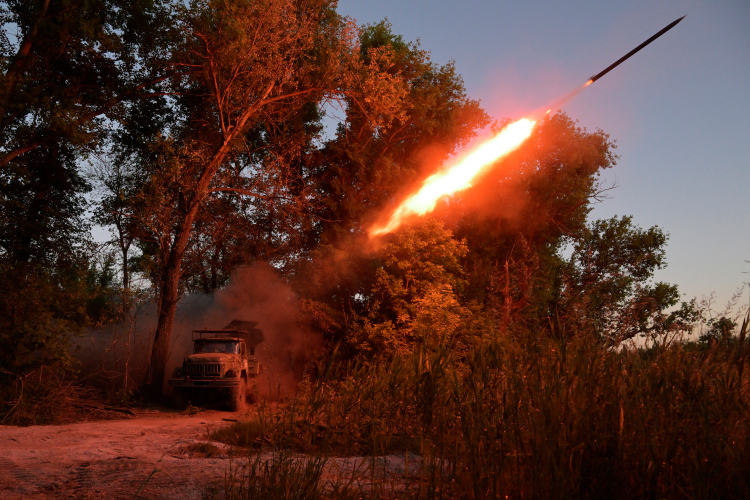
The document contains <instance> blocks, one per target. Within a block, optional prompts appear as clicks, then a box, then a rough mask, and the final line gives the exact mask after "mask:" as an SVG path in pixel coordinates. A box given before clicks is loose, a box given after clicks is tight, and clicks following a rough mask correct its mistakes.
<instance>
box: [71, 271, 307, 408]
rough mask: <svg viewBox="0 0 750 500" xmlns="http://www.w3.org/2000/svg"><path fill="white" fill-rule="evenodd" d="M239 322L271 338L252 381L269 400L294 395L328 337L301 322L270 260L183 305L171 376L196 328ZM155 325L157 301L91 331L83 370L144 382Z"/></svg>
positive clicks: (259, 353) (83, 345) (83, 347)
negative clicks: (308, 365)
mask: <svg viewBox="0 0 750 500" xmlns="http://www.w3.org/2000/svg"><path fill="white" fill-rule="evenodd" d="M233 320H241V321H254V322H257V323H258V325H257V326H256V328H259V329H261V330H262V331H263V335H264V336H265V340H264V341H263V342H262V343H261V344H260V345H259V346H258V347H257V348H256V351H255V353H256V357H257V358H258V360H259V361H260V363H261V375H260V376H259V377H258V378H257V379H256V380H255V384H254V385H253V383H252V382H251V384H250V385H251V387H250V390H252V391H254V392H256V393H257V395H258V396H259V397H260V398H263V399H271V400H279V399H283V398H287V397H290V396H292V395H293V394H294V393H295V392H296V389H297V384H298V383H299V381H300V380H301V378H302V375H303V370H304V366H305V365H306V363H307V361H309V360H310V359H311V358H312V357H314V356H315V355H316V353H318V352H319V350H320V349H321V347H322V339H321V338H320V336H319V335H317V334H315V333H313V332H311V331H309V330H308V329H306V328H304V327H303V326H301V325H300V321H299V320H300V312H299V305H298V302H297V296H296V294H295V293H294V291H293V290H292V288H291V287H290V286H289V285H288V284H286V283H284V282H283V281H281V279H280V278H279V275H278V273H277V272H276V270H275V269H273V267H271V266H269V265H268V264H263V263H256V264H253V265H251V266H249V267H243V268H240V269H237V270H236V271H235V272H234V273H233V274H232V277H231V279H230V283H229V285H228V286H227V287H225V288H223V289H221V290H217V291H216V292H214V293H213V294H210V295H206V294H199V293H196V294H191V295H188V296H186V297H184V298H183V299H182V300H181V301H180V302H179V304H178V307H177V313H176V315H175V323H174V328H173V331H172V340H171V342H172V348H171V353H170V356H169V359H168V362H167V373H166V378H167V379H168V378H169V376H170V375H171V373H172V370H174V368H175V367H177V366H179V365H181V364H182V362H183V360H184V358H185V356H187V355H188V354H190V353H191V352H192V349H193V342H192V331H193V330H198V329H204V328H208V329H220V328H224V327H225V326H227V325H228V324H229V323H230V322H231V321H233ZM156 323H157V309H156V306H155V304H153V303H149V304H146V305H145V306H143V307H141V308H139V309H138V311H136V312H135V314H134V315H133V317H132V318H130V319H129V320H128V321H126V322H123V323H120V324H117V325H112V326H109V327H107V328H104V329H97V330H94V331H91V332H90V333H89V335H88V336H87V337H85V338H83V339H81V341H80V342H79V345H80V349H79V351H78V353H77V358H78V359H79V361H80V362H81V365H82V372H83V374H84V375H89V376H98V377H101V376H104V377H106V378H110V379H112V380H113V381H116V383H117V384H122V385H123V387H124V386H125V385H126V384H127V385H129V386H130V387H133V386H135V387H137V386H139V385H141V384H142V383H143V382H144V381H145V379H146V376H147V373H148V362H149V357H150V352H151V345H152V342H153V336H154V332H155V330H156ZM126 374H127V383H126V382H125V381H124V380H123V379H124V377H125V375H126Z"/></svg>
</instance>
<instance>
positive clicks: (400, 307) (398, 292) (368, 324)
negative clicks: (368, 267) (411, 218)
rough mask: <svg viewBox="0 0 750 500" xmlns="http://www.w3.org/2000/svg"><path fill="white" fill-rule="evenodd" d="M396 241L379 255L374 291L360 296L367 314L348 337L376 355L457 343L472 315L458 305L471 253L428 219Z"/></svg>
mask: <svg viewBox="0 0 750 500" xmlns="http://www.w3.org/2000/svg"><path fill="white" fill-rule="evenodd" d="M391 240H392V241H390V242H389V243H387V244H386V245H385V247H384V248H382V249H381V250H380V251H378V252H377V257H376V260H375V262H373V264H374V265H375V273H374V282H373V285H372V288H371V289H370V290H368V292H367V293H365V294H363V295H362V296H360V297H359V298H358V300H359V302H360V303H361V305H362V307H363V310H364V311H365V313H363V317H362V318H361V323H360V326H359V327H358V328H357V327H355V328H353V332H352V337H351V338H350V339H348V342H349V344H350V346H351V347H352V348H354V350H355V351H358V352H362V353H368V354H370V355H383V354H385V355H390V354H392V353H394V352H396V351H404V350H406V351H410V350H411V349H412V348H413V346H414V345H415V343H418V342H424V343H428V344H431V345H432V344H435V343H437V342H439V341H440V340H441V339H452V338H453V337H454V336H455V335H456V334H457V331H458V329H459V325H460V324H461V322H462V320H463V319H464V318H465V317H467V316H469V314H470V311H469V310H468V309H466V308H465V307H463V306H462V305H461V304H460V303H459V301H458V297H459V296H460V294H461V292H462V291H463V286H464V281H463V279H462V275H463V270H462V268H461V264H460V259H461V258H462V257H463V256H464V255H465V254H466V251H467V249H466V246H465V245H464V244H463V243H462V242H457V241H456V240H454V239H453V237H452V234H451V233H450V231H447V230H445V229H444V228H443V225H442V223H440V222H438V221H435V220H432V219H426V220H425V221H421V222H420V223H418V224H416V225H414V226H411V227H406V228H404V229H403V230H401V231H399V232H397V233H396V234H395V235H394V237H393V238H391Z"/></svg>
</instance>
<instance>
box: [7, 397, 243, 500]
mask: <svg viewBox="0 0 750 500" xmlns="http://www.w3.org/2000/svg"><path fill="white" fill-rule="evenodd" d="M237 416H238V415H237V414H236V413H234V414H233V413H227V412H220V411H211V410H209V411H205V412H202V413H200V414H198V415H192V416H187V415H180V414H177V413H171V412H167V411H157V410H150V411H149V410H145V411H141V412H138V415H137V416H136V417H133V418H129V419H126V420H106V421H98V422H84V423H78V424H70V425H59V426H36V427H1V426H0V498H2V499H6V498H7V499H16V498H18V499H21V498H23V499H47V498H49V499H52V498H55V499H57V498H84V499H94V498H113V499H126V498H127V499H132V498H135V497H136V495H138V498H145V499H162V498H179V499H204V498H208V497H212V496H213V493H217V492H218V493H221V490H222V484H223V479H224V473H225V472H226V471H227V470H228V467H229V453H228V452H229V450H228V449H227V448H226V447H225V446H224V445H222V444H220V443H216V442H211V444H212V445H213V446H216V448H213V447H211V446H209V447H207V448H208V449H209V453H208V454H206V453H205V450H206V447H205V446H203V447H201V444H203V443H209V442H210V441H209V439H208V437H207V434H208V431H209V430H215V429H217V428H218V427H220V426H223V425H229V422H227V421H225V420H223V419H226V418H237ZM217 448H218V449H217ZM139 492H140V493H139ZM220 496H221V495H218V497H220Z"/></svg>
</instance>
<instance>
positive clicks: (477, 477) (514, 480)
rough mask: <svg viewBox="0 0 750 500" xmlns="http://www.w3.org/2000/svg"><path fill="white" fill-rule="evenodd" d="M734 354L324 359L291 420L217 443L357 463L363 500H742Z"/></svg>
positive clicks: (657, 351)
mask: <svg viewBox="0 0 750 500" xmlns="http://www.w3.org/2000/svg"><path fill="white" fill-rule="evenodd" d="M744 340H745V339H744V338H743V341H744ZM743 349H744V346H743V345H742V343H740V344H738V345H736V346H731V347H717V346H714V347H712V348H707V349H703V350H688V349H684V348H683V347H682V346H681V345H679V344H675V345H671V346H662V345H659V346H657V347H655V348H652V349H649V350H635V349H627V350H626V349H624V350H619V351H617V350H610V349H604V348H602V347H601V346H600V345H599V344H598V343H597V342H595V341H594V340H593V339H590V338H587V336H585V335H583V334H580V335H572V336H570V337H569V338H563V339H541V340H533V341H529V340H513V339H511V338H510V337H508V338H502V339H495V340H491V341H483V342H477V343H476V344H475V345H473V346H472V348H471V349H469V351H468V352H464V353H462V354H461V355H460V357H459V356H458V355H456V354H455V353H454V352H453V351H452V350H451V348H450V345H449V344H448V343H442V344H440V345H439V346H438V347H437V348H435V349H433V350H429V351H428V350H427V349H425V348H422V349H420V350H417V351H415V352H413V353H412V354H409V355H401V356H396V357H394V358H393V359H391V360H389V361H387V362H385V361H383V362H376V361H371V362H361V361H360V362H342V361H337V360H336V358H335V356H333V357H331V358H330V359H329V360H328V361H327V362H325V363H323V364H321V365H320V366H318V368H317V370H316V371H315V373H316V374H317V375H316V376H315V377H311V378H310V379H309V380H307V381H306V383H305V384H304V385H303V386H302V387H301V389H300V391H299V393H298V395H297V397H296V398H295V399H294V400H292V401H291V402H290V403H289V405H287V406H286V407H284V408H281V409H278V410H276V411H274V412H272V411H270V409H269V408H268V407H262V408H260V409H259V410H258V412H257V414H256V415H255V417H254V418H253V419H252V421H251V422H249V423H238V424H236V425H235V426H233V427H232V428H230V429H229V430H227V431H224V432H225V434H226V435H231V434H232V433H234V436H235V438H234V443H235V444H245V445H250V446H255V447H257V448H260V447H265V448H266V449H268V448H273V449H275V450H277V452H278V450H295V451H297V452H301V453H305V454H306V456H308V457H311V458H309V460H312V461H313V463H316V462H315V461H316V460H324V459H325V457H331V456H363V457H369V458H370V459H371V464H372V466H371V467H370V468H369V469H368V471H367V474H368V475H369V476H370V479H371V480H370V481H367V483H366V484H367V485H368V486H366V487H364V488H360V496H366V497H372V498H391V497H393V498H418V499H422V498H425V499H431V498H467V499H484V498H503V499H504V498H545V499H546V498H560V499H563V498H613V499H618V498H675V499H676V498H725V499H726V498H730V499H731V498H748V497H750V434H749V432H748V430H749V428H750V409H749V407H748V395H749V394H748V393H749V392H750V380H748V371H747V370H744V371H743V367H744V364H746V362H747V360H746V355H744V352H745V350H743ZM243 433H244V434H243ZM243 435H244V436H245V437H244V438H243V437H242V436H243ZM243 439H244V441H242V440H243ZM230 441H231V440H230ZM389 454H399V456H404V457H406V459H407V460H408V457H410V456H416V457H418V460H414V459H413V465H414V464H416V465H417V469H418V473H417V474H416V477H411V478H410V477H401V478H398V477H394V476H393V474H391V472H392V471H388V470H387V468H388V465H387V462H378V461H377V460H376V457H382V456H385V455H389ZM253 456H255V457H256V458H251V459H250V460H251V462H252V460H258V459H257V455H253ZM381 463H382V465H378V464H381ZM256 466H259V465H257V464H256ZM378 467H380V469H379V468H378ZM407 469H408V467H407ZM269 473H270V472H266V471H263V474H265V475H266V476H267V475H268V474H269ZM407 476H408V474H407ZM248 477H249V476H248ZM264 477H265V476H264ZM363 484H364V483H363ZM319 489H320V491H321V492H322V493H321V494H324V493H325V492H326V491H329V490H330V488H329V489H328V490H327V489H326V487H323V486H320V488H319ZM394 492H399V493H398V494H396V493H394ZM233 498H234V497H233ZM269 498H277V497H269ZM278 498H286V497H278Z"/></svg>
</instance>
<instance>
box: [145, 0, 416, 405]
mask: <svg viewBox="0 0 750 500" xmlns="http://www.w3.org/2000/svg"><path fill="white" fill-rule="evenodd" d="M180 26H181V27H182V29H183V32H184V40H185V42H184V44H183V46H182V47H181V48H180V50H179V51H176V52H175V59H174V63H175V65H176V67H178V68H180V70H181V71H184V73H185V77H184V78H183V79H182V80H179V81H177V80H173V81H172V84H171V85H172V87H171V89H172V93H173V94H174V95H175V96H177V98H176V100H175V104H176V106H178V107H179V111H180V118H181V122H180V123H178V124H176V125H172V126H171V128H170V130H169V135H164V136H162V137H161V138H160V140H159V141H158V144H156V145H155V149H156V150H157V151H158V154H157V155H156V157H155V159H154V161H152V162H151V163H149V164H146V165H143V166H142V168H143V171H142V179H143V181H144V182H143V183H142V187H141V189H140V192H139V193H138V195H137V196H136V197H135V198H134V204H135V207H136V208H135V214H134V215H135V217H137V218H138V220H139V224H140V226H141V227H142V228H143V232H144V235H145V236H144V239H145V240H146V241H147V242H150V243H151V244H152V245H154V247H155V248H156V254H157V272H158V275H157V276H156V280H157V288H158V297H159V300H158V303H159V317H158V325H157V329H156V333H155V338H154V344H153V350H152V354H151V363H152V364H151V371H152V379H151V387H152V389H153V390H154V392H159V391H161V389H162V386H163V377H164V368H165V365H166V360H167V357H168V354H169V346H170V338H171V332H172V325H173V321H174V313H175V308H176V305H177V302H178V300H179V298H180V296H181V291H182V289H181V286H182V285H183V283H182V282H181V278H182V275H183V272H184V271H185V267H184V261H185V258H186V257H190V256H191V255H197V256H203V255H206V253H207V252H208V251H209V250H210V249H211V248H212V247H213V244H214V242H216V241H221V240H222V239H221V238H217V237H216V235H217V234H220V233H221V232H223V231H229V230H230V228H231V227H233V226H232V225H231V224H230V221H227V220H226V219H225V218H223V217H215V214H217V213H220V214H228V213H236V212H233V211H232V210H230V209H229V208H228V207H227V206H228V205H234V206H236V204H237V203H240V204H241V203H244V202H239V201H235V200H236V197H247V198H249V199H254V200H256V202H259V203H262V204H263V205H264V208H265V211H266V212H271V213H273V217H272V219H273V220H272V222H273V223H276V222H277V221H282V220H284V216H283V214H284V213H285V211H287V210H292V211H298V210H305V205H306V203H308V201H309V200H311V199H312V197H311V196H310V193H309V192H308V190H307V188H306V186H305V184H304V182H303V180H304V178H303V177H302V176H300V175H299V174H300V171H299V169H298V168H297V167H298V164H295V161H297V159H298V158H299V152H300V151H299V149H298V147H299V144H298V143H295V142H294V141H291V142H283V141H281V142H274V141H276V140H277V139H283V138H284V137H285V135H284V133H283V130H284V124H285V123H286V122H287V120H290V119H291V121H292V122H294V117H295V116H296V115H297V114H299V113H302V112H304V110H305V108H306V107H307V106H309V105H311V104H312V105H317V104H318V103H320V102H321V101H323V100H326V99H336V98H338V97H339V96H343V95H346V96H348V97H349V98H350V100H351V103H352V105H355V106H358V107H360V108H361V109H362V110H363V112H365V113H367V115H368V116H370V117H371V119H373V124H374V126H378V125H379V124H383V123H385V122H386V121H387V119H388V117H389V116H390V115H391V109H392V108H393V106H394V103H395V102H397V101H398V99H399V98H400V94H401V91H400V87H399V82H398V80H397V79H396V78H394V77H392V76H389V75H388V74H386V73H384V71H383V70H384V69H386V68H388V67H389V65H390V55H389V53H388V52H387V51H378V52H376V51H372V52H369V53H368V54H369V55H370V59H369V60H368V61H363V60H362V59H361V58H360V57H359V53H358V51H357V50H356V49H357V47H356V45H355V43H354V42H355V40H356V39H355V35H356V31H355V29H354V26H353V25H352V24H351V23H348V22H346V21H345V20H344V19H342V18H340V17H339V16H338V15H337V14H336V13H335V11H334V10H333V5H332V4H331V3H329V2H327V1H310V2H290V1H285V0H266V1H250V0H235V1H220V0H205V1H194V2H192V3H191V4H190V5H189V6H188V7H185V8H184V9H182V10H181V14H180ZM269 143H271V146H273V147H269ZM258 144H261V145H262V147H256V146H258ZM279 214H282V216H280V215H279ZM266 229H268V230H270V231H271V232H272V233H273V232H275V231H276V228H274V227H273V226H271V227H269V228H266ZM204 234H205V235H209V236H208V237H206V238H202V237H201V235H204ZM281 237H283V236H281Z"/></svg>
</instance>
